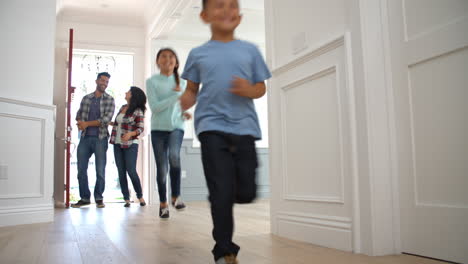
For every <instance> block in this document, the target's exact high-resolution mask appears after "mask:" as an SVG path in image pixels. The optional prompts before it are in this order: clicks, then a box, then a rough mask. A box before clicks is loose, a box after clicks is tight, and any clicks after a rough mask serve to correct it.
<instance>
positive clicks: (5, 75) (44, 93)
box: [0, 0, 55, 105]
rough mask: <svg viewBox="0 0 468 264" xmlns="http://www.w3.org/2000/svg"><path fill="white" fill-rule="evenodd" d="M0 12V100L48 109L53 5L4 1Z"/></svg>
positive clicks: (48, 1) (41, 0)
mask: <svg viewBox="0 0 468 264" xmlns="http://www.w3.org/2000/svg"><path fill="white" fill-rule="evenodd" d="M0 11H1V17H2V19H1V24H0V29H1V31H0V32H2V41H0V52H1V54H2V63H1V64H0V79H1V80H2V88H1V96H2V97H6V98H11V99H17V100H22V101H27V102H35V103H40V104H45V105H51V104H52V93H53V88H52V85H53V67H54V50H53V49H51V47H53V46H54V35H55V30H54V29H55V1H54V0H39V1H33V2H31V1H27V0H19V1H13V0H4V1H1V3H0Z"/></svg>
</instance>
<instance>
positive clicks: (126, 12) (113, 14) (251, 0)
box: [56, 0, 263, 27]
mask: <svg viewBox="0 0 468 264" xmlns="http://www.w3.org/2000/svg"><path fill="white" fill-rule="evenodd" d="M171 2H176V1H174V0H57V9H56V11H57V12H56V13H57V15H58V16H59V18H61V19H64V20H67V21H73V22H81V23H83V22H87V23H92V24H110V25H125V26H133V27H148V26H149V25H151V24H154V17H156V16H157V14H158V12H160V11H161V9H164V8H166V7H167V6H170V4H171ZM240 2H241V8H242V9H243V10H251V11H253V10H256V11H261V12H263V0H240ZM200 6H201V0H182V1H180V4H179V5H177V8H178V9H180V10H174V12H173V14H176V15H177V16H178V17H177V18H183V15H186V14H189V15H190V16H192V15H193V12H195V13H197V14H198V13H199V12H200ZM186 10H190V11H191V12H186ZM173 14H172V15H173ZM197 19H198V16H197Z"/></svg>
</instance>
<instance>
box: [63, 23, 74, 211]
mask: <svg viewBox="0 0 468 264" xmlns="http://www.w3.org/2000/svg"><path fill="white" fill-rule="evenodd" d="M72 60H73V29H70V40H69V47H68V80H67V128H66V129H67V137H66V144H67V146H66V147H67V152H66V157H67V158H66V163H65V164H66V165H65V166H66V167H65V177H66V178H65V206H66V207H69V206H70V157H71V152H70V145H71V130H72V127H71V124H72V120H71V118H72V117H71V101H72V100H73V93H74V92H75V87H72V86H71V83H72V70H73V67H72V65H73V61H72Z"/></svg>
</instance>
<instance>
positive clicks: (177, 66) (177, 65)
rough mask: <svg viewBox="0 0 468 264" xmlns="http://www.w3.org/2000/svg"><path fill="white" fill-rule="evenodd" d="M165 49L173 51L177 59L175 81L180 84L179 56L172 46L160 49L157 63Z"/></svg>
mask: <svg viewBox="0 0 468 264" xmlns="http://www.w3.org/2000/svg"><path fill="white" fill-rule="evenodd" d="M164 51H169V52H171V53H172V54H174V57H175V60H176V66H175V68H174V72H173V73H174V77H175V81H176V84H177V85H180V77H179V58H178V57H177V54H176V53H175V51H174V50H173V49H171V48H162V49H160V50H159V51H158V54H157V55H156V63H157V61H158V59H159V55H161V53H163V52H164Z"/></svg>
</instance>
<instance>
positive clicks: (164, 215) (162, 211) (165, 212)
mask: <svg viewBox="0 0 468 264" xmlns="http://www.w3.org/2000/svg"><path fill="white" fill-rule="evenodd" d="M159 217H160V218H161V219H168V218H169V207H164V208H161V207H159Z"/></svg>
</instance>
